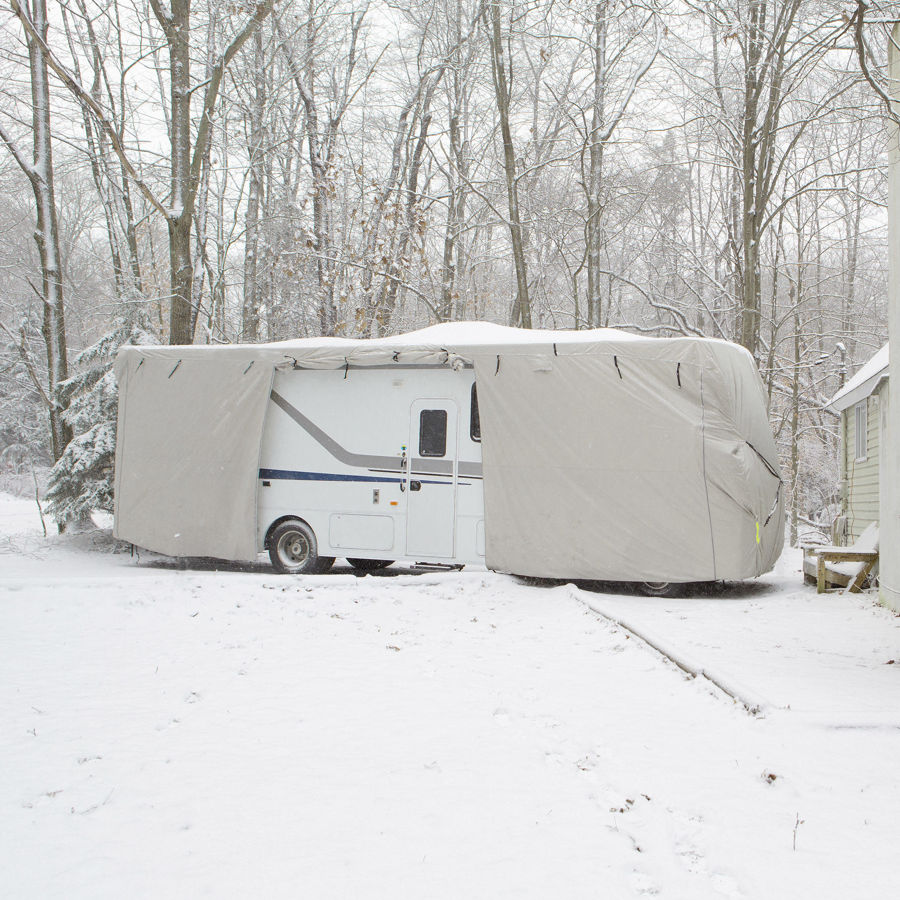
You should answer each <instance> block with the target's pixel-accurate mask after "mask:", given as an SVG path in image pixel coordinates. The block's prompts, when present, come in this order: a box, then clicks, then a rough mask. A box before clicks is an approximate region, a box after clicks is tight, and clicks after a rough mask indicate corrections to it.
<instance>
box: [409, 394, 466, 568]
mask: <svg viewBox="0 0 900 900" xmlns="http://www.w3.org/2000/svg"><path fill="white" fill-rule="evenodd" d="M457 418H458V416H457V408H456V403H455V402H454V401H453V400H417V401H416V402H415V403H413V405H412V408H411V421H410V439H409V463H408V466H407V475H406V491H407V493H406V497H407V506H406V554H407V556H411V557H414V558H421V559H427V558H431V557H437V558H444V559H451V558H452V557H453V552H454V537H455V534H454V532H455V526H456V440H457V431H456V424H457Z"/></svg>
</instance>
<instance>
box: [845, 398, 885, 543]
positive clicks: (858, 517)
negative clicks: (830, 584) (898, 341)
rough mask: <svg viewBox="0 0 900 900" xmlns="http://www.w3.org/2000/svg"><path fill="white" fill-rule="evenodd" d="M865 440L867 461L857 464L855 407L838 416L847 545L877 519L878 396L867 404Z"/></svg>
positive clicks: (879, 423) (879, 420)
mask: <svg viewBox="0 0 900 900" xmlns="http://www.w3.org/2000/svg"><path fill="white" fill-rule="evenodd" d="M866 403H867V407H868V408H867V416H866V422H867V426H868V427H867V437H868V448H867V455H866V459H864V460H860V461H857V460H856V459H855V456H856V407H855V406H851V407H850V408H849V409H846V410H844V412H843V413H842V414H841V415H842V417H843V423H842V424H843V428H842V432H843V437H844V442H843V449H842V454H841V475H842V477H843V478H844V483H845V494H844V509H845V511H846V513H847V542H848V543H852V542H853V541H855V540H856V539H857V538H858V537H859V536H860V534H862V532H863V531H865V529H866V527H867V526H868V525H869V524H870V523H872V522H877V521H878V519H879V512H878V509H879V507H878V490H879V471H878V460H879V451H880V449H881V408H880V398H879V392H878V391H876V392H875V393H874V394H872V395H871V396H870V397H868V398H867V400H866Z"/></svg>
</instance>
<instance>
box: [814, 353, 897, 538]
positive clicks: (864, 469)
mask: <svg viewBox="0 0 900 900" xmlns="http://www.w3.org/2000/svg"><path fill="white" fill-rule="evenodd" d="M888 363H889V359H888V345H887V344H885V345H884V346H883V347H882V348H881V349H880V350H879V351H878V352H877V353H876V354H875V355H874V356H873V357H872V358H871V359H870V360H869V361H868V362H867V363H866V364H865V365H864V366H863V367H862V368H861V369H860V370H859V371H858V372H857V373H856V374H855V375H854V376H853V377H852V378H851V379H850V380H849V381H848V382H847V383H846V384H845V385H844V386H843V387H842V388H841V389H840V390H839V391H838V392H837V393H836V394H835V395H834V396H833V397H832V398H831V400H829V401H828V403H827V404H826V405H825V408H826V409H831V410H833V411H835V412H837V413H840V416H841V427H840V435H841V516H840V517H839V519H838V521H837V523H836V527H835V532H836V533H835V534H834V535H833V537H834V540H835V542H836V543H841V544H852V543H853V542H854V541H856V539H857V538H858V537H859V536H860V535H861V534H862V532H863V531H865V529H866V528H867V527H868V526H869V525H870V524H871V523H872V522H879V521H880V519H881V513H880V499H879V491H880V489H881V482H882V473H881V444H882V441H881V437H882V432H883V431H884V429H885V427H886V417H887V408H888Z"/></svg>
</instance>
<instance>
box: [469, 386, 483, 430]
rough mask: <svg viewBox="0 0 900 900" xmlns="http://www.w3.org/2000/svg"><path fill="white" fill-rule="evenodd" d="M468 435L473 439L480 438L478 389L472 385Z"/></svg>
mask: <svg viewBox="0 0 900 900" xmlns="http://www.w3.org/2000/svg"><path fill="white" fill-rule="evenodd" d="M469 437H470V438H472V440H473V441H480V440H481V415H480V414H479V412H478V390H477V388H476V386H475V385H474V384H473V385H472V405H471V406H470V412H469Z"/></svg>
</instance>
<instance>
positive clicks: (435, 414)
mask: <svg viewBox="0 0 900 900" xmlns="http://www.w3.org/2000/svg"><path fill="white" fill-rule="evenodd" d="M446 452H447V410H446V409H423V410H422V412H421V413H420V414H419V456H443V455H444V454H445V453H446Z"/></svg>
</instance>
